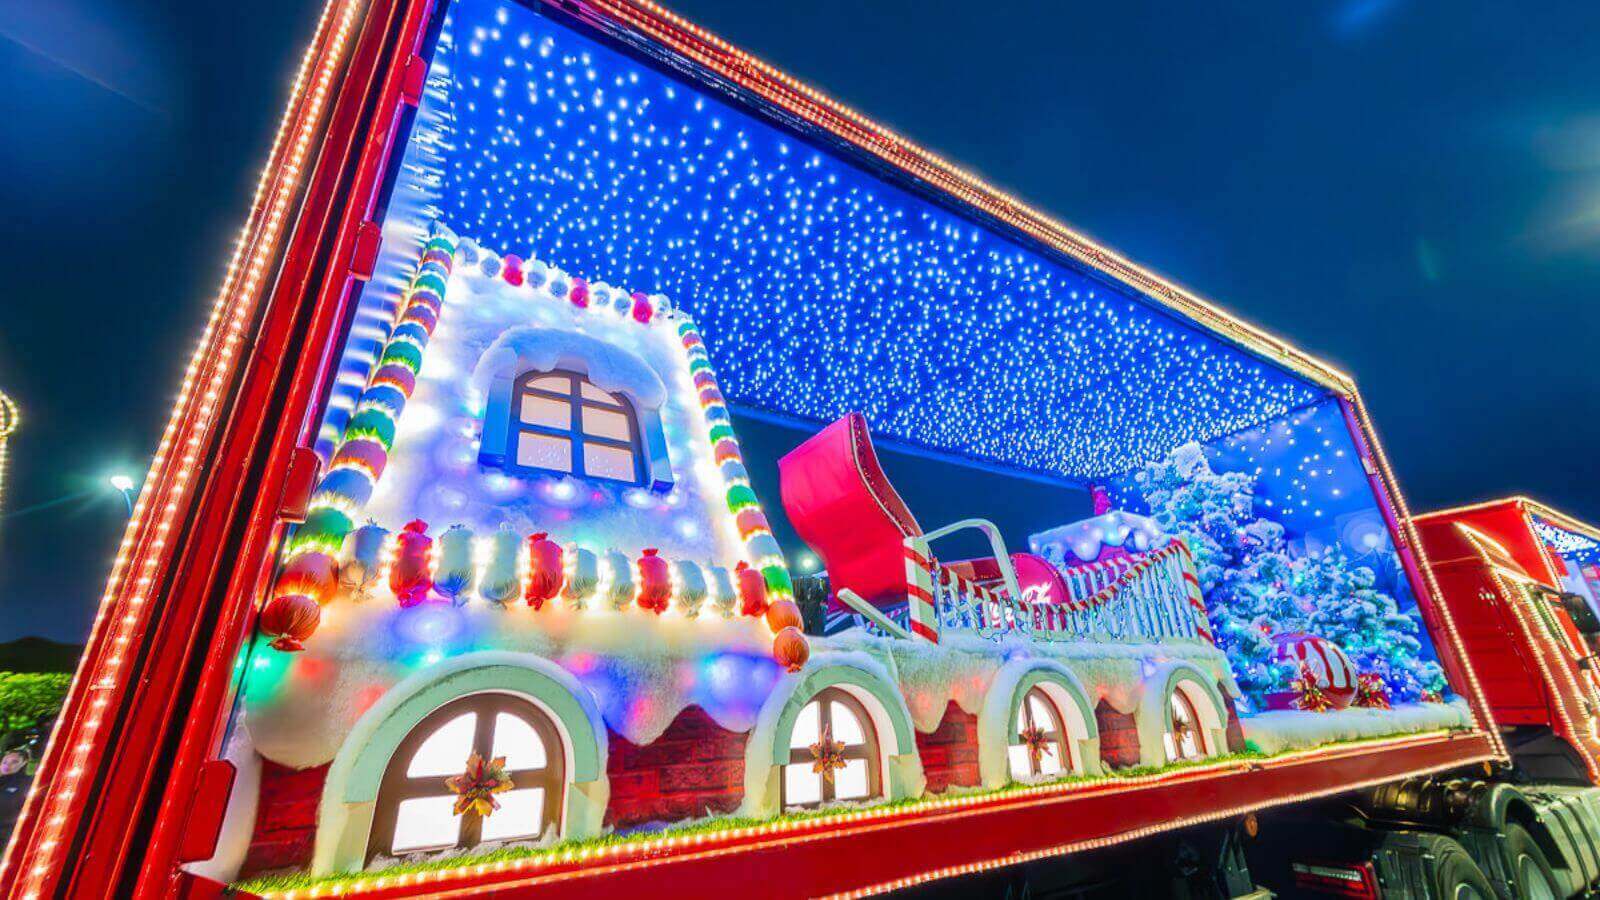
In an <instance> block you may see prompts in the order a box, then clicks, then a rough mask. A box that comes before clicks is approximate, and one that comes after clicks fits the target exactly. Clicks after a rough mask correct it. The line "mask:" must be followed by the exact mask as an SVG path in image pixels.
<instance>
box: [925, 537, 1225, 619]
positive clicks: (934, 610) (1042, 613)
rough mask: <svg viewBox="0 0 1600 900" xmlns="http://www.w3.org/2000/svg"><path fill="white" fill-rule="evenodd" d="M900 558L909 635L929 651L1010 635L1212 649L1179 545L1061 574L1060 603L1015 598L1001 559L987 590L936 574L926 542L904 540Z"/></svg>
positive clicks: (1022, 594)
mask: <svg viewBox="0 0 1600 900" xmlns="http://www.w3.org/2000/svg"><path fill="white" fill-rule="evenodd" d="M905 555H906V592H907V594H908V596H909V599H910V614H909V617H908V618H909V621H910V631H911V632H912V633H913V634H915V635H917V636H918V637H921V638H924V639H926V640H929V641H933V642H935V643H937V642H938V640H939V635H940V634H941V633H944V632H949V631H968V632H976V633H978V634H980V635H984V636H986V637H988V636H994V635H997V634H1000V633H1002V632H1017V633H1020V634H1023V635H1024V636H1027V637H1030V638H1032V639H1034V640H1045V641H1114V642H1125V643H1150V642H1156V641H1162V640H1168V639H1198V640H1204V641H1207V642H1213V638H1212V634H1211V627H1210V624H1209V623H1208V622H1207V619H1206V610H1205V600H1204V598H1203V597H1202V596H1201V593H1200V583H1199V579H1198V578H1197V577H1196V575H1195V568H1194V560H1193V558H1192V557H1191V556H1190V554H1189V548H1188V546H1187V545H1185V544H1184V543H1183V542H1182V541H1179V540H1174V541H1172V542H1171V543H1169V544H1167V545H1166V546H1165V547H1161V548H1159V549H1156V550H1151V551H1148V552H1145V553H1142V554H1138V555H1136V556H1130V557H1126V558H1121V559H1118V560H1114V561H1107V562H1104V563H1090V564H1087V565H1083V566H1075V567H1072V568H1062V569H1061V570H1060V571H1061V575H1062V580H1063V581H1064V582H1065V583H1066V586H1067V596H1066V597H1065V598H1055V597H1047V596H1044V591H1043V590H1042V589H1039V588H1032V587H1030V588H1029V589H1027V590H1019V589H1018V588H1017V587H1016V579H1015V576H1014V574H1012V573H1011V572H1010V571H1009V568H1010V561H1009V559H1006V558H1005V557H1003V556H1001V557H998V558H999V559H1001V560H1003V562H1002V567H1003V569H1004V570H1005V575H1006V576H1007V577H1005V578H1004V579H1003V581H1002V583H1001V584H997V585H994V586H987V585H982V584H978V583H976V582H973V581H971V580H969V579H967V578H964V577H962V576H961V575H959V574H957V573H955V572H953V571H951V570H950V569H948V568H946V567H944V566H941V565H940V564H939V562H938V560H937V559H936V558H935V557H934V556H933V555H932V554H931V553H930V552H929V549H928V537H926V536H914V537H910V538H907V539H906V542H905Z"/></svg>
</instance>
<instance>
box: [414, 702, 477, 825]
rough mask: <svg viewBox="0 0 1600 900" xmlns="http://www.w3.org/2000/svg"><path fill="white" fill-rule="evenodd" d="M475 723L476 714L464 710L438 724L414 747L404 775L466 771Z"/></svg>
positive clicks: (423, 775) (429, 774) (456, 773)
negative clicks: (419, 745) (431, 732)
mask: <svg viewBox="0 0 1600 900" xmlns="http://www.w3.org/2000/svg"><path fill="white" fill-rule="evenodd" d="M477 723H478V715H477V713H466V714H464V715H460V716H457V717H455V718H454V719H451V720H450V721H449V722H446V723H445V724H444V725H442V726H440V727H439V730H437V731H435V732H434V733H433V734H431V735H429V736H428V739H427V740H425V741H423V742H422V746H421V747H418V748H417V752H416V753H415V754H414V755H413V756H412V757H411V763H410V764H409V765H408V766H407V767H406V777H407V778H432V777H434V776H437V775H460V774H461V773H462V772H464V771H466V768H467V757H469V756H471V755H472V731H473V729H474V728H475V727H476V726H477ZM442 787H443V786H442V785H441V789H442ZM451 840H455V839H454V838H451Z"/></svg>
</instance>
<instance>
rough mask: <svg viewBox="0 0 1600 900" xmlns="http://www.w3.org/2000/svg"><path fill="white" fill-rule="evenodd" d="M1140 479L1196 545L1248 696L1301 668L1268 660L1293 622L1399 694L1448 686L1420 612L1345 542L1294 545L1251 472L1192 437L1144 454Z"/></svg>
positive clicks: (1163, 514)
mask: <svg viewBox="0 0 1600 900" xmlns="http://www.w3.org/2000/svg"><path fill="white" fill-rule="evenodd" d="M1134 481H1135V484H1136V485H1137V486H1138V488H1139V491H1140V493H1141V495H1142V496H1143V498H1144V501H1145V503H1146V504H1147V505H1148V506H1149V508H1150V514H1151V516H1152V517H1153V518H1154V519H1155V520H1156V521H1157V522H1159V523H1160V524H1161V526H1162V527H1163V528H1165V529H1166V530H1167V532H1168V533H1170V534H1173V535H1176V536H1178V537H1181V538H1183V540H1184V541H1186V542H1187V543H1188V544H1189V548H1190V550H1191V551H1192V552H1193V553H1194V557H1195V565H1196V568H1197V569H1198V570H1199V572H1198V574H1199V577H1200V587H1201V590H1202V591H1204V593H1205V596H1206V605H1207V607H1208V611H1209V614H1210V618H1211V625H1212V630H1213V631H1214V632H1215V634H1216V635H1217V643H1218V645H1219V646H1221V647H1222V649H1223V650H1224V651H1226V652H1227V654H1228V658H1229V660H1230V662H1232V664H1233V667H1234V674H1235V676H1236V677H1237V679H1238V681H1239V686H1240V688H1242V689H1243V690H1244V691H1245V693H1246V694H1247V695H1248V696H1249V698H1250V700H1251V701H1252V703H1254V704H1255V705H1257V706H1259V705H1260V704H1261V702H1262V697H1263V695H1265V694H1266V693H1269V692H1271V691H1276V690H1283V689H1285V688H1287V687H1288V685H1289V682H1290V681H1291V680H1292V679H1293V678H1294V677H1295V675H1296V673H1295V671H1294V670H1293V669H1292V667H1290V666H1288V665H1285V664H1281V663H1274V662H1273V660H1272V635H1274V634H1280V633H1286V632H1293V631H1305V632H1309V633H1311V634H1315V635H1319V636H1321V637H1324V638H1326V639H1328V640H1330V641H1332V642H1334V643H1335V644H1338V645H1339V646H1340V647H1341V648H1342V649H1343V650H1344V651H1345V652H1346V653H1347V654H1348V655H1349V656H1350V659H1351V661H1352V662H1354V663H1355V665H1356V667H1357V668H1358V669H1359V670H1361V671H1363V672H1376V673H1378V674H1379V675H1381V676H1382V677H1383V679H1384V681H1385V682H1386V683H1387V684H1388V687H1389V690H1390V692H1391V695H1392V696H1394V697H1395V698H1396V699H1400V700H1415V699H1417V698H1418V697H1419V696H1421V695H1422V694H1423V693H1424V692H1427V691H1440V690H1442V689H1443V687H1444V678H1443V673H1442V672H1441V671H1440V670H1439V667H1438V665H1437V664H1435V663H1431V662H1425V661H1423V660H1422V659H1421V658H1420V654H1421V651H1422V643H1421V641H1420V640H1419V639H1418V637H1417V635H1418V631H1419V629H1418V626H1417V622H1416V620H1415V618H1413V617H1412V616H1411V615H1409V614H1407V613H1404V612H1401V611H1400V609H1399V607H1398V605H1396V603H1395V601H1394V598H1393V597H1391V596H1389V595H1388V594H1386V593H1383V592H1382V591H1379V590H1377V589H1375V588H1374V587H1373V585H1374V583H1375V581H1376V578H1375V576H1374V575H1373V573H1372V570H1371V569H1368V568H1366V567H1364V566H1355V565H1351V564H1350V562H1349V560H1348V558H1347V557H1346V556H1345V554H1344V551H1343V549H1342V548H1340V547H1339V546H1337V545H1334V546H1332V547H1329V548H1328V549H1326V550H1324V551H1323V552H1321V553H1317V554H1308V555H1304V556H1299V557H1296V556H1294V555H1293V554H1292V553H1290V551H1289V547H1288V544H1287V543H1286V542H1285V540H1284V537H1283V526H1281V525H1279V524H1278V523H1276V522H1273V521H1272V520H1270V519H1266V518H1262V517H1259V516H1257V515H1256V514H1255V491H1256V479H1255V477H1254V476H1252V475H1247V474H1245V473H1243V472H1214V471H1212V469H1211V464H1210V462H1209V461H1208V460H1207V459H1206V457H1205V452H1204V450H1202V449H1201V447H1200V445H1199V444H1195V443H1189V444H1185V445H1183V446H1181V447H1178V448H1177V449H1175V450H1173V451H1172V452H1171V453H1169V454H1167V456H1166V457H1165V458H1163V459H1160V460H1157V461H1155V462H1152V463H1148V464H1146V465H1145V466H1144V468H1143V469H1141V470H1140V471H1139V472H1137V473H1135V475H1134Z"/></svg>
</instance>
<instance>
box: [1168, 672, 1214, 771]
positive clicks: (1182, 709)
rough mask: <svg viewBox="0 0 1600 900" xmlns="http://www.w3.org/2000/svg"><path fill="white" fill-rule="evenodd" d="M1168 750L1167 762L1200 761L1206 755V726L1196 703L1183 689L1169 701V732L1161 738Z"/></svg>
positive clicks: (1176, 691) (1175, 693)
mask: <svg viewBox="0 0 1600 900" xmlns="http://www.w3.org/2000/svg"><path fill="white" fill-rule="evenodd" d="M1161 740H1162V743H1163V744H1165V745H1166V748H1167V761H1168V762H1177V761H1179V760H1184V759H1200V758H1202V757H1204V756H1205V755H1206V736H1205V725H1204V724H1203V723H1202V722H1201V721H1200V712H1199V711H1198V710H1196V709H1195V708H1194V701H1192V700H1190V699H1189V695H1188V694H1186V693H1184V691H1183V689H1182V688H1178V689H1176V690H1174V691H1173V692H1172V696H1171V697H1170V698H1168V700H1167V731H1166V733H1165V734H1163V735H1162V736H1161Z"/></svg>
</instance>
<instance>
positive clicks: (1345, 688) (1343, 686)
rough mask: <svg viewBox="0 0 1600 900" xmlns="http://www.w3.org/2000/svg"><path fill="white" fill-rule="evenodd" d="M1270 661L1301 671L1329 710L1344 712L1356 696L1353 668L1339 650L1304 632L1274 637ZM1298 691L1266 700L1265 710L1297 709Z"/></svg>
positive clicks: (1280, 694) (1274, 693)
mask: <svg viewBox="0 0 1600 900" xmlns="http://www.w3.org/2000/svg"><path fill="white" fill-rule="evenodd" d="M1272 645H1273V646H1272V659H1273V660H1274V661H1275V662H1286V663H1289V664H1290V665H1292V666H1294V667H1295V670H1296V671H1301V669H1302V667H1303V668H1304V670H1305V672H1306V673H1307V674H1308V677H1309V678H1310V681H1311V683H1312V685H1313V686H1315V687H1316V688H1317V690H1318V691H1320V692H1321V693H1323V694H1325V695H1326V696H1327V701H1328V704H1329V706H1330V708H1332V709H1344V708H1345V707H1347V706H1349V705H1350V701H1352V700H1354V699H1355V696H1356V667H1355V665H1354V664H1353V663H1351V662H1350V657H1348V656H1346V655H1345V653H1344V651H1343V650H1341V649H1339V646H1338V645H1337V644H1335V643H1333V642H1332V641H1330V640H1327V639H1326V638H1321V637H1317V636H1316V635H1314V634H1306V633H1305V632H1303V631H1296V632H1289V633H1287V634H1278V635H1273V637H1272ZM1301 693H1302V692H1301V691H1298V690H1290V691H1275V692H1273V693H1270V694H1268V695H1267V696H1266V701H1267V708H1268V709H1297V708H1299V707H1298V706H1297V705H1296V704H1297V702H1298V701H1300V700H1301V699H1302V698H1301Z"/></svg>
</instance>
